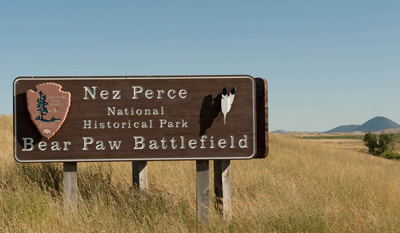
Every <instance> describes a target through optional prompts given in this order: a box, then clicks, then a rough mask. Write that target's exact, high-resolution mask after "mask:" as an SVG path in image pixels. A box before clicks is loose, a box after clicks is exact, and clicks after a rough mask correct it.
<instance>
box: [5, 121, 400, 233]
mask: <svg viewBox="0 0 400 233" xmlns="http://www.w3.org/2000/svg"><path fill="white" fill-rule="evenodd" d="M0 132H1V141H0V232H14V231H24V232H25V231H26V232H39V231H41V232H103V231H104V232H135V231H137V232H193V231H195V230H196V227H200V228H201V230H203V231H211V232H222V231H223V230H227V231H230V232H270V231H278V232H297V231H301V232H304V231H307V232H327V231H328V232H329V231H334V232H338V231H339V232H340V231H344V232H400V211H399V209H400V198H399V196H400V179H399V177H400V166H399V165H400V163H399V161H392V160H387V159H381V158H377V157H373V156H369V155H367V154H362V153H359V152H356V151H354V152H353V151H349V150H342V149H338V148H332V147H329V146H326V145H323V144H320V143H316V142H312V141H307V140H301V139H296V138H290V137H287V136H281V135H271V141H270V148H271V151H270V155H269V156H268V158H267V159H264V160H251V161H233V162H232V183H233V189H232V196H233V203H232V204H233V212H234V215H233V220H232V221H231V222H229V223H224V222H223V220H222V218H221V217H220V216H218V214H216V213H215V212H214V211H213V212H212V213H211V216H210V220H209V224H208V225H207V226H197V225H196V216H195V209H196V207H195V190H196V189H195V162H150V163H149V168H148V175H149V186H150V187H149V188H150V190H149V192H148V194H147V195H140V194H139V193H137V192H136V191H134V190H132V188H131V163H79V164H78V183H79V184H78V185H79V187H78V188H79V193H80V196H79V203H78V204H79V209H78V211H77V212H75V213H73V214H68V213H64V212H63V201H62V164H19V163H16V162H15V161H14V159H13V157H12V119H11V117H9V116H0ZM210 181H212V177H210ZM210 190H213V187H212V183H211V184H210Z"/></svg>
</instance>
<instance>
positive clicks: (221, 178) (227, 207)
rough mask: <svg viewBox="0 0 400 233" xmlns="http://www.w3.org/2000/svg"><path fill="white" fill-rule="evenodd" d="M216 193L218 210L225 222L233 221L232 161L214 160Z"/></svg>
mask: <svg viewBox="0 0 400 233" xmlns="http://www.w3.org/2000/svg"><path fill="white" fill-rule="evenodd" d="M214 191H215V198H216V203H217V206H216V207H217V209H218V210H219V211H220V212H221V213H222V214H223V216H224V219H225V220H228V221H229V220H231V219H232V195H231V161H230V160H214Z"/></svg>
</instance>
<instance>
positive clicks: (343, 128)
mask: <svg viewBox="0 0 400 233" xmlns="http://www.w3.org/2000/svg"><path fill="white" fill-rule="evenodd" d="M358 127H360V125H342V126H338V127H336V128H334V129H331V130H329V131H326V132H324V133H344V132H353V131H356V129H357V128H358Z"/></svg>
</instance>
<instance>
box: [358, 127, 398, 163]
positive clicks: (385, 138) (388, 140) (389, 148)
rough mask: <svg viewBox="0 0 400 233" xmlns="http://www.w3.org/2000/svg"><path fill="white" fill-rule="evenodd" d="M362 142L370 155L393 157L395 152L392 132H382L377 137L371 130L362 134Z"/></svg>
mask: <svg viewBox="0 0 400 233" xmlns="http://www.w3.org/2000/svg"><path fill="white" fill-rule="evenodd" d="M363 141H364V144H365V146H367V147H368V152H369V153H370V154H372V155H376V156H381V157H385V158H389V157H390V158H391V157H393V156H394V155H395V154H396V152H395V146H394V142H395V135H394V134H392V133H383V134H380V135H379V137H378V136H377V135H376V134H373V133H371V132H369V133H366V134H365V135H364V140H363Z"/></svg>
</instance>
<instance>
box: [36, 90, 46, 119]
mask: <svg viewBox="0 0 400 233" xmlns="http://www.w3.org/2000/svg"><path fill="white" fill-rule="evenodd" d="M36 103H37V105H36V108H37V111H38V112H39V113H40V115H39V116H37V117H36V120H39V121H47V120H45V119H44V118H43V116H46V115H47V114H46V113H48V112H49V111H47V108H46V105H48V104H49V103H47V102H46V95H45V94H43V92H42V91H39V99H37V100H36Z"/></svg>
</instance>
